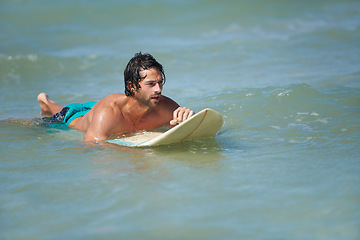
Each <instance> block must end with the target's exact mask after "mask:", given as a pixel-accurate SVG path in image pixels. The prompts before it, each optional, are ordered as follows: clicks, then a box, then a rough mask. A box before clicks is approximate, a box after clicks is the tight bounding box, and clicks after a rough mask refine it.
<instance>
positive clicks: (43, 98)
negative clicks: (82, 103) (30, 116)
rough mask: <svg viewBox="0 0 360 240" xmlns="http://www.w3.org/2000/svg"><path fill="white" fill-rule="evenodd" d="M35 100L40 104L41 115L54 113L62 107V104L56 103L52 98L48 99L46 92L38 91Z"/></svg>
mask: <svg viewBox="0 0 360 240" xmlns="http://www.w3.org/2000/svg"><path fill="white" fill-rule="evenodd" d="M37 100H38V102H39V104H40V108H41V114H42V115H54V114H55V113H58V112H60V111H61V109H63V106H61V105H59V104H56V103H55V102H54V101H53V100H50V99H49V96H48V95H47V94H46V93H40V94H39V95H38V97H37Z"/></svg>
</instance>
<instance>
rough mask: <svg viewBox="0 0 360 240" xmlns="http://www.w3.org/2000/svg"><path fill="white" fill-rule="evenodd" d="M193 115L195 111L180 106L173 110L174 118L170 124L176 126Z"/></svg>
mask: <svg viewBox="0 0 360 240" xmlns="http://www.w3.org/2000/svg"><path fill="white" fill-rule="evenodd" d="M192 115H194V111H192V110H191V109H189V108H186V107H178V108H177V109H176V110H175V111H174V112H173V119H172V120H171V121H170V125H173V126H175V125H177V124H179V123H181V122H183V121H185V120H186V119H188V118H190V117H191V116H192Z"/></svg>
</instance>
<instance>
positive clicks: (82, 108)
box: [63, 101, 96, 125]
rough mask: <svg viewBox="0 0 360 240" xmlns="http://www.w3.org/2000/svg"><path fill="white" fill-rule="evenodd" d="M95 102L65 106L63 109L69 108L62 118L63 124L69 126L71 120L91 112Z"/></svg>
mask: <svg viewBox="0 0 360 240" xmlns="http://www.w3.org/2000/svg"><path fill="white" fill-rule="evenodd" d="M95 103H96V102H94V101H91V102H86V103H83V104H81V103H72V104H69V105H66V106H65V107H64V108H69V109H68V110H67V111H66V114H65V116H64V120H63V123H64V124H65V125H69V124H70V123H71V121H72V120H74V119H75V118H78V117H82V116H84V115H85V114H86V113H87V112H88V111H90V110H91V108H92V107H93V106H94V105H95Z"/></svg>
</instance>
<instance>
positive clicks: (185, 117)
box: [183, 108, 191, 121]
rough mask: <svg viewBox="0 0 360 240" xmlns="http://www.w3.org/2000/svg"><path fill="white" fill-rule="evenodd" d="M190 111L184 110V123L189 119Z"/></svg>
mask: <svg viewBox="0 0 360 240" xmlns="http://www.w3.org/2000/svg"><path fill="white" fill-rule="evenodd" d="M190 111H191V110H190V109H188V108H187V109H186V110H185V112H184V114H183V121H185V120H186V119H188V118H189V114H190Z"/></svg>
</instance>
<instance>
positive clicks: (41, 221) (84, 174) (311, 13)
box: [0, 0, 360, 240]
mask: <svg viewBox="0 0 360 240" xmlns="http://www.w3.org/2000/svg"><path fill="white" fill-rule="evenodd" d="M139 51H141V52H149V53H151V54H152V55H153V56H154V57H155V58H156V59H157V60H158V61H159V62H160V63H162V64H163V66H164V69H165V73H166V77H167V82H166V84H165V86H164V90H163V94H164V95H167V96H169V97H171V98H173V99H174V100H175V101H177V102H178V103H179V104H180V105H181V106H186V107H190V108H192V109H194V110H195V111H200V110H201V109H203V108H207V107H209V108H212V109H215V110H217V111H218V112H220V113H221V114H222V115H223V117H224V125H223V127H222V128H221V130H220V131H219V133H218V134H217V135H216V136H215V137H213V138H208V139H199V140H194V141H189V142H183V143H179V144H173V145H168V146H162V147H155V148H138V149H133V148H127V147H116V146H112V145H110V144H106V145H88V144H85V143H84V142H83V141H82V139H83V136H84V134H83V133H81V132H78V131H76V130H73V129H70V128H67V127H64V126H36V125H34V124H28V123H29V122H28V120H30V119H34V118H38V117H40V115H39V113H40V108H39V106H38V103H37V101H36V97H37V94H38V93H40V92H46V93H48V94H49V96H50V98H51V99H53V100H54V101H56V102H57V103H59V104H61V105H66V104H69V103H73V102H86V101H90V100H95V101H96V100H99V99H101V98H103V97H104V96H106V95H108V94H110V93H114V92H121V93H123V92H124V83H123V71H124V68H125V66H126V64H127V62H128V61H129V59H130V58H131V57H132V56H133V55H134V54H135V53H136V52H139ZM0 86H1V89H0V120H1V121H0V141H1V143H0V239H195V240H196V239H271V240H282V239H291V240H294V239H295V240H297V239H299V240H303V239H321V240H322V239H324V240H331V239H334V240H338V239H342V240H358V239H360V1H358V0H343V1H338V0H336V1H335V0H327V1H325V0H324V1H321V0H319V1H310V0H304V1H291V0H290V1H285V0H268V1H265V0H263V1H261V0H254V1H245V0H239V1H228V0H223V1H214V0H206V1H205V0H195V1H192V0H181V1H180V0H178V1H177V0H153V1H147V0H143V1H132V0H123V1H115V0H109V1H70V0H65V1H41V0H32V1H22V0H1V1H0Z"/></svg>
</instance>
